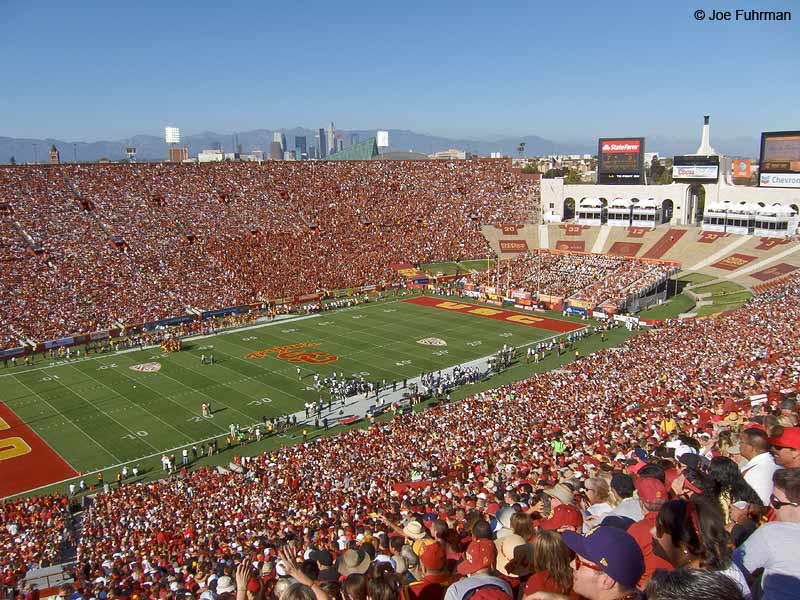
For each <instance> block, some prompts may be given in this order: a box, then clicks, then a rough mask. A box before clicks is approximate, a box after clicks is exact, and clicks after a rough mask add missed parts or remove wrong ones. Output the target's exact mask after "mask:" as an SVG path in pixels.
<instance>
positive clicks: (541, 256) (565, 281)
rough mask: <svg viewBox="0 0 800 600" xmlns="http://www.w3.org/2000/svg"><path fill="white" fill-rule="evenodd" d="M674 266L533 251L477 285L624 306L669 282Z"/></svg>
mask: <svg viewBox="0 0 800 600" xmlns="http://www.w3.org/2000/svg"><path fill="white" fill-rule="evenodd" d="M671 269H672V267H670V266H669V265H666V264H659V263H653V262H650V261H644V260H639V259H636V258H622V257H617V256H607V255H604V254H586V253H570V252H564V251H558V252H551V251H549V250H541V249H537V250H533V251H531V252H526V253H524V254H520V255H518V256H517V257H515V258H514V259H512V260H510V261H505V262H503V263H501V265H500V270H499V275H498V272H496V271H495V272H489V273H488V274H487V273H480V274H477V275H475V276H474V279H475V281H476V282H478V283H487V282H489V283H494V284H496V283H497V282H499V283H500V285H501V287H502V286H504V285H505V284H506V282H508V284H509V285H510V286H511V287H513V288H521V289H525V290H530V291H534V292H539V293H541V294H544V295H547V296H558V297H561V298H565V299H567V298H573V299H575V300H582V301H584V302H586V303H588V304H591V305H592V306H596V305H599V304H602V303H605V302H608V303H612V304H617V305H619V304H621V303H622V302H623V301H624V300H625V298H626V297H628V296H637V295H641V294H642V293H644V292H646V291H648V290H650V289H652V288H653V287H654V286H655V285H658V284H660V283H662V282H663V281H665V280H666V278H667V277H668V275H669V274H670V272H671Z"/></svg>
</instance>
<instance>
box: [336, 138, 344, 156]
mask: <svg viewBox="0 0 800 600" xmlns="http://www.w3.org/2000/svg"><path fill="white" fill-rule="evenodd" d="M342 150H344V140H343V139H342V136H341V135H339V136H337V137H336V151H337V152H341V151H342Z"/></svg>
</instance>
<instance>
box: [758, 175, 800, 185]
mask: <svg viewBox="0 0 800 600" xmlns="http://www.w3.org/2000/svg"><path fill="white" fill-rule="evenodd" d="M758 185H759V186H760V187H780V188H794V187H800V173H761V174H760V175H759V177H758Z"/></svg>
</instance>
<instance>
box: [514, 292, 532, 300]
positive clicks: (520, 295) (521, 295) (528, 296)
mask: <svg viewBox="0 0 800 600" xmlns="http://www.w3.org/2000/svg"><path fill="white" fill-rule="evenodd" d="M511 297H512V298H518V299H522V300H530V299H531V293H530V292H526V291H525V290H511Z"/></svg>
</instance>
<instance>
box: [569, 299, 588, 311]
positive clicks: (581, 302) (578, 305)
mask: <svg viewBox="0 0 800 600" xmlns="http://www.w3.org/2000/svg"><path fill="white" fill-rule="evenodd" d="M569 305H570V306H574V307H576V308H583V309H586V310H589V309H592V308H594V303H593V302H590V301H588V300H570V301H569Z"/></svg>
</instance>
